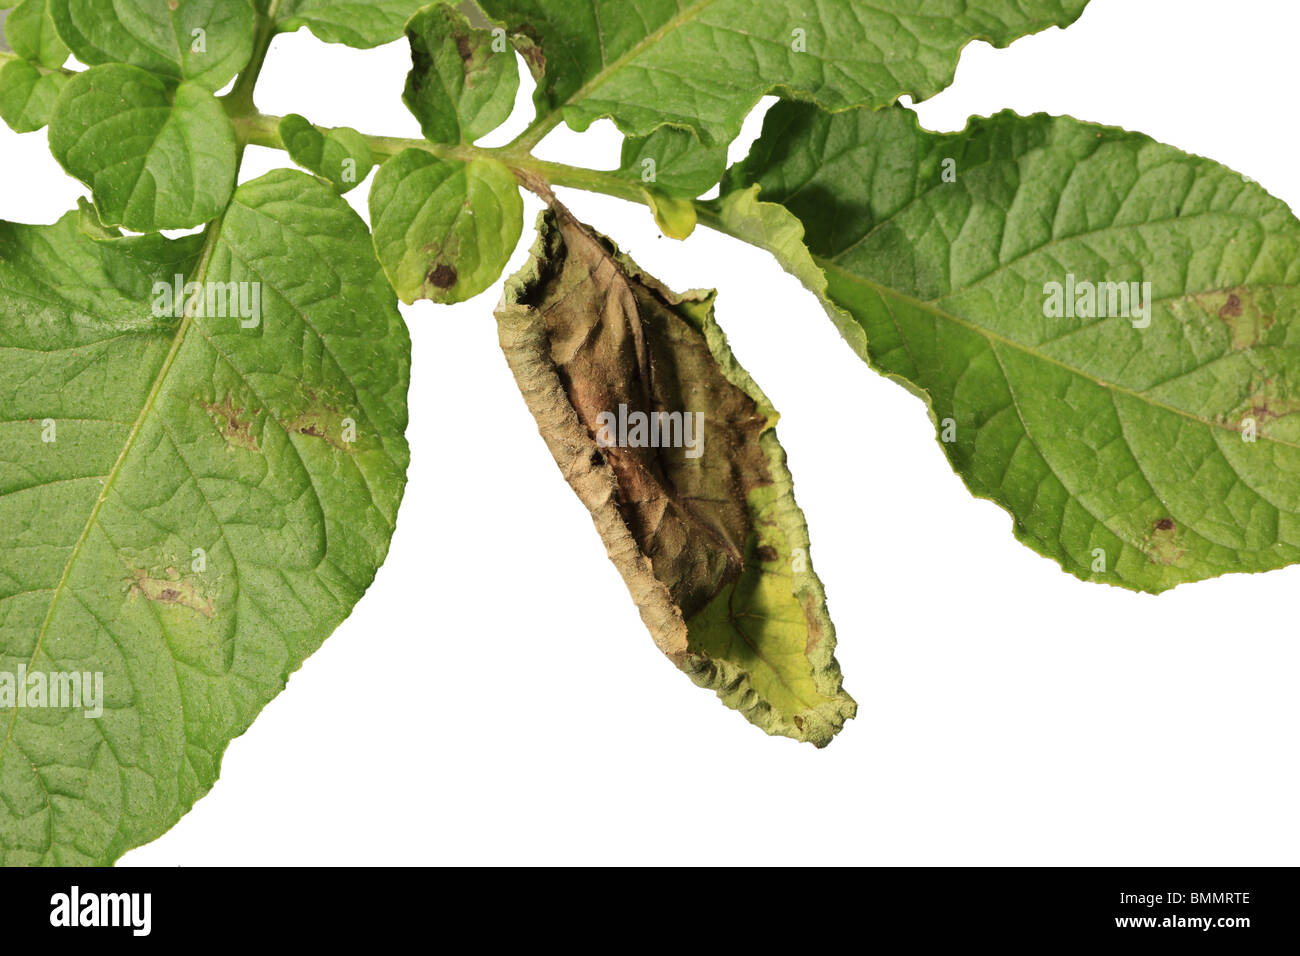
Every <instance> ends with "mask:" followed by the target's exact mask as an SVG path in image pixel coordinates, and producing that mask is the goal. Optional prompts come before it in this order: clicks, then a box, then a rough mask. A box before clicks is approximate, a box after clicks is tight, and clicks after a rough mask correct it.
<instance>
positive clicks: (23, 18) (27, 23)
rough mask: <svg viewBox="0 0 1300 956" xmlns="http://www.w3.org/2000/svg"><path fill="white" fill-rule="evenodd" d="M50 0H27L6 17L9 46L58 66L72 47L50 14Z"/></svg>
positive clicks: (27, 57)
mask: <svg viewBox="0 0 1300 956" xmlns="http://www.w3.org/2000/svg"><path fill="white" fill-rule="evenodd" d="M49 4H50V0H23V2H22V3H20V4H18V6H16V7H14V9H13V11H12V12H11V13H10V14H9V16H8V17H7V18H6V19H5V21H4V33H5V39H6V40H7V41H8V46H9V49H11V50H13V52H15V53H17V54H18V55H19V56H21V57H22V58H23V59H25V60H30V61H31V62H33V63H36V64H39V65H40V66H44V67H48V68H50V69H57V68H58V67H61V66H63V64H64V63H66V62H67V60H68V53H69V51H68V47H67V44H65V43H64V42H63V41H62V40H60V39H59V34H58V32H57V31H56V30H55V29H54V20H53V19H52V18H51V17H50V11H49Z"/></svg>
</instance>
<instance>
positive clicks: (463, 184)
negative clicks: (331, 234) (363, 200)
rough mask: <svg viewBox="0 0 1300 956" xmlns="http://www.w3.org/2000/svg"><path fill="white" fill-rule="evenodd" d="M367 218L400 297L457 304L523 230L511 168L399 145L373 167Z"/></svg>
mask: <svg viewBox="0 0 1300 956" xmlns="http://www.w3.org/2000/svg"><path fill="white" fill-rule="evenodd" d="M370 222H371V224H372V226H373V227H374V233H375V249H376V250H377V251H378V253H379V261H380V262H381V263H383V265H384V271H385V272H387V273H388V277H389V279H390V280H392V283H393V288H395V289H396V290H397V294H398V296H399V297H400V298H401V300H402V301H403V302H407V303H410V302H414V301H416V300H417V299H432V300H433V301H434V302H442V303H451V302H463V301H464V300H465V299H470V298H473V297H474V296H476V295H478V294H479V293H480V292H482V291H483V290H485V289H486V288H487V287H488V286H490V285H491V284H492V283H493V282H495V281H496V280H497V278H498V277H499V276H500V275H501V272H502V271H503V270H504V269H505V267H506V262H507V261H508V260H509V259H510V254H511V253H512V252H514V250H515V246H516V245H518V243H519V236H520V235H521V234H522V232H523V226H524V204H523V200H522V199H521V198H520V196H519V186H518V184H517V182H516V181H515V177H514V174H513V173H511V172H510V170H509V169H507V168H506V167H505V166H504V165H502V164H501V163H499V162H497V161H496V160H493V159H475V160H469V161H466V162H462V161H460V160H454V159H439V158H438V157H436V156H433V155H432V154H430V153H426V152H424V151H423V150H419V149H407V150H404V151H403V152H401V153H399V154H398V155H397V156H395V157H393V158H392V159H390V160H389V161H388V162H386V163H384V165H383V166H381V167H379V172H378V173H377V174H376V176H375V182H374V185H373V186H372V187H371V190H370Z"/></svg>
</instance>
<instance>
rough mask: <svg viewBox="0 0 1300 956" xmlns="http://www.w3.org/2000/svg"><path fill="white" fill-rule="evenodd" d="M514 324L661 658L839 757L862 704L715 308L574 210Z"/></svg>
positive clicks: (781, 459)
mask: <svg viewBox="0 0 1300 956" xmlns="http://www.w3.org/2000/svg"><path fill="white" fill-rule="evenodd" d="M538 229H539V237H538V240H537V243H536V245H535V246H534V247H533V251H532V255H531V257H530V259H529V261H528V263H527V265H525V267H524V268H523V270H522V271H521V272H520V273H519V274H518V275H516V276H515V277H514V278H513V279H511V280H510V282H509V283H508V284H507V286H506V291H505V298H504V300H503V302H502V304H501V306H500V307H499V308H498V310H497V321H498V330H499V333H500V340H501V346H502V349H503V350H504V351H505V354H506V359H507V361H508V362H509V364H510V368H511V370H512V371H513V372H514V375H515V379H516V381H517V382H518V384H519V387H520V390H521V391H522V392H523V395H524V399H525V401H526V402H527V404H528V407H529V409H530V410H531V411H532V413H533V416H534V417H535V418H536V419H537V423H538V427H539V429H540V431H541V433H542V437H543V438H544V439H545V440H546V444H547V446H548V447H549V448H550V450H551V453H552V455H553V456H554V457H555V460H556V463H557V464H558V465H559V466H560V471H561V472H562V473H563V474H564V477H565V478H566V480H567V481H568V482H569V484H570V485H571V486H572V487H573V489H574V491H575V492H577V494H578V497H579V498H580V499H581V500H582V502H583V504H585V505H586V506H587V508H588V510H589V511H590V512H591V514H592V517H593V519H594V521H595V524H596V528H597V530H598V531H599V532H600V536H601V538H602V539H603V540H604V542H605V546H606V548H607V550H608V552H609V556H610V558H611V560H613V562H614V564H615V566H616V567H617V568H618V570H619V572H620V573H621V574H622V575H623V578H624V580H625V581H626V582H627V586H628V589H629V590H630V591H631V594H632V598H633V600H635V601H636V604H637V606H638V608H639V609H640V611H641V617H642V619H643V620H644V621H645V623H646V626H647V627H648V628H649V629H650V633H651V635H652V636H653V637H654V640H655V642H656V644H657V645H658V646H659V648H660V649H661V650H662V651H663V652H664V653H665V654H666V655H667V656H668V658H669V659H670V660H672V661H673V663H675V664H676V665H677V666H678V667H679V668H681V669H682V670H683V671H685V672H686V673H687V674H688V675H689V676H690V677H691V679H692V680H694V681H695V682H696V683H697V684H699V685H700V686H702V687H707V688H709V689H711V690H714V691H716V692H717V694H718V696H719V697H720V698H721V699H722V701H723V702H724V703H725V704H727V706H729V707H732V708H735V709H736V710H739V711H740V712H741V713H742V714H744V715H745V717H746V718H748V719H749V720H750V721H751V722H753V723H754V724H756V725H758V726H759V727H761V728H762V729H763V730H765V731H767V732H768V733H770V734H780V735H784V736H788V737H793V738H795V739H797V740H806V741H810V742H811V743H814V744H816V745H817V746H819V747H820V746H825V745H826V744H827V743H829V742H830V740H831V738H832V737H834V735H835V733H836V732H837V731H838V730H839V729H840V728H841V727H842V726H843V725H844V721H845V720H847V719H849V718H850V717H852V716H853V715H854V713H855V712H856V709H857V705H856V704H855V703H854V701H853V699H852V698H851V697H849V696H848V694H846V693H845V692H844V690H843V688H842V686H841V684H842V680H841V675H840V669H839V665H838V664H837V663H836V661H835V658H834V649H835V631H834V627H833V626H832V624H831V621H830V618H829V617H828V615H827V612H826V599H825V594H824V592H823V589H822V585H821V582H820V581H819V580H818V579H817V576H816V575H815V574H814V573H813V570H812V566H811V563H810V562H809V559H808V534H807V528H806V526H805V523H804V518H803V514H802V513H801V512H800V510H799V508H798V506H797V505H796V504H795V500H794V494H793V486H792V479H791V477H790V473H789V471H788V470H787V468H786V462H785V452H784V451H783V450H782V448H781V446H780V444H779V443H778V441H777V438H776V432H775V425H776V420H777V417H778V416H777V414H776V411H775V410H774V409H773V408H772V406H771V404H770V403H769V402H768V400H767V398H766V397H765V396H764V395H763V393H762V392H761V391H760V390H759V388H758V386H757V385H755V384H754V382H753V380H752V379H751V378H750V377H749V375H748V374H747V373H746V372H745V371H744V369H742V368H741V367H740V366H739V365H738V364H737V363H736V360H735V359H734V358H733V356H732V355H731V352H730V350H729V348H728V347H727V342H726V337H725V336H724V335H723V333H722V330H721V329H720V328H719V327H718V325H717V323H716V322H715V321H714V318H713V301H714V297H715V296H714V293H711V292H693V293H688V294H686V295H676V294H674V293H673V292H672V291H670V290H669V289H667V288H666V287H664V286H663V285H662V284H660V283H659V282H658V281H656V280H655V279H654V278H652V277H651V276H649V275H647V274H645V273H644V272H642V271H641V270H640V269H639V268H638V267H637V265H636V264H635V263H634V262H632V261H631V260H630V259H629V258H627V257H626V256H623V255H620V254H619V252H618V250H617V249H616V248H615V246H614V245H613V243H612V242H610V240H608V239H606V238H605V237H603V236H601V235H599V234H597V233H595V232H594V231H593V230H591V229H590V228H588V227H587V226H585V225H583V224H582V223H580V222H579V221H578V220H577V219H575V218H574V217H573V215H572V214H571V213H570V212H569V211H568V210H567V209H565V208H564V207H563V206H561V205H559V204H558V203H554V204H552V205H551V207H550V208H549V209H547V210H546V211H544V212H543V213H542V215H541V218H540V220H539V225H538Z"/></svg>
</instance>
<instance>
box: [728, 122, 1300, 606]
mask: <svg viewBox="0 0 1300 956" xmlns="http://www.w3.org/2000/svg"><path fill="white" fill-rule="evenodd" d="M730 182H731V185H732V186H735V187H739V186H748V185H751V184H756V185H758V186H759V187H761V190H762V193H761V195H762V197H763V199H765V200H769V201H771V202H775V203H780V204H782V205H784V206H785V207H786V208H787V209H788V210H789V211H790V212H791V213H793V214H794V215H795V216H797V217H798V218H799V220H800V221H801V222H802V224H803V226H804V227H805V229H806V233H807V235H806V242H807V246H808V249H809V250H810V251H811V253H812V257H813V260H814V261H815V263H816V265H817V267H818V269H819V270H821V271H822V272H824V278H823V280H822V281H824V282H826V284H827V285H826V291H827V294H828V295H829V297H830V299H831V300H833V302H834V303H835V304H836V305H837V306H838V307H840V308H842V309H843V310H845V311H847V312H848V313H850V314H851V315H852V317H853V319H854V320H855V322H856V323H857V324H858V325H859V326H860V329H861V330H862V332H865V336H864V335H862V334H861V333H859V334H857V335H856V336H855V337H854V339H853V341H854V345H855V348H857V349H858V351H859V353H860V354H862V355H863V357H864V358H867V359H868V360H869V361H870V362H871V363H872V364H873V365H874V366H875V367H876V368H878V369H879V370H880V371H882V372H884V373H886V374H888V375H890V376H893V377H896V378H897V379H899V380H900V381H902V382H904V383H905V384H907V385H908V386H909V387H910V388H912V389H913V390H915V391H916V392H917V393H918V394H919V395H921V396H922V397H923V398H924V399H925V400H926V401H927V403H928V404H929V406H930V409H931V414H932V416H933V418H934V420H935V423H936V425H937V427H938V429H939V431H940V437H941V438H942V439H943V440H944V441H943V446H942V447H943V449H944V451H945V453H946V454H947V455H948V457H949V459H950V460H951V462H952V464H953V466H954V468H955V469H956V470H957V471H958V473H959V474H960V475H961V476H962V478H963V480H964V481H965V482H966V483H967V485H968V486H969V487H970V489H971V490H972V491H973V492H974V493H975V494H976V495H979V496H981V497H988V498H991V499H993V500H995V501H997V502H998V503H999V504H1001V505H1002V506H1003V507H1005V508H1007V509H1008V510H1009V511H1010V512H1011V514H1012V515H1013V517H1014V520H1015V532H1016V535H1017V537H1019V538H1020V539H1021V540H1022V541H1024V542H1025V543H1026V544H1028V545H1029V546H1030V547H1032V548H1034V549H1035V550H1036V551H1038V552H1040V553H1041V554H1044V555H1047V556H1049V557H1051V558H1054V559H1055V560H1057V561H1059V562H1060V563H1061V565H1062V566H1063V567H1064V568H1065V569H1066V570H1068V571H1070V572H1071V573H1073V574H1075V575H1077V576H1079V577H1081V578H1085V579H1090V580H1096V581H1103V582H1107V583H1110V584H1117V585H1122V586H1125V587H1130V588H1135V589H1141V590H1146V591H1162V590H1165V589H1167V588H1170V587H1173V586H1175V585H1177V584H1180V583H1182V582H1186V581H1196V580H1200V579H1203V578H1209V577H1214V576H1216V575H1220V574H1224V573H1227V572H1234V571H1264V570H1268V569H1271V568H1277V567H1281V566H1283V565H1287V564H1292V563H1295V562H1297V561H1300V483H1298V482H1297V476H1300V414H1297V413H1298V412H1300V327H1298V326H1297V323H1296V320H1295V319H1296V315H1297V311H1298V310H1300V290H1298V289H1297V283H1298V282H1300V222H1297V220H1296V218H1295V217H1294V215H1292V213H1291V211H1290V210H1289V209H1288V208H1287V207H1286V205H1285V204H1283V203H1281V202H1279V201H1278V200H1276V199H1274V198H1272V197H1271V196H1269V195H1268V194H1267V193H1265V192H1264V190H1263V189H1261V188H1260V187H1259V186H1257V185H1255V184H1253V183H1252V182H1250V181H1247V180H1245V179H1243V177H1241V176H1240V175H1237V174H1236V173H1233V172H1232V171H1231V170H1228V169H1226V168H1224V167H1223V166H1221V165H1219V164H1217V163H1214V162H1212V161H1210V160H1206V159H1201V158H1197V157H1193V156H1188V155H1186V154H1184V153H1182V152H1180V151H1178V150H1176V149H1173V148H1171V147H1168V146H1163V145H1161V144H1159V143H1156V142H1154V141H1153V140H1151V139H1150V138H1148V137H1146V136H1142V135H1139V134H1136V133H1129V132H1125V131H1122V130H1117V129H1112V128H1107V127H1101V126H1095V125H1091V124H1087V123H1081V122H1078V121H1076V120H1072V119H1067V118H1053V117H1048V116H1042V115H1039V116H1033V117H1028V118H1025V117H1020V116H1017V115H1014V114H1011V113H1004V114H1001V115H999V116H995V117H993V118H991V119H981V120H976V121H973V122H972V123H971V125H970V126H969V127H968V128H967V129H966V130H964V131H963V132H961V133H955V134H947V135H944V134H936V133H930V132H927V131H925V130H922V129H921V128H920V127H919V126H918V124H917V121H916V117H915V115H914V114H912V113H911V112H910V111H906V110H901V109H895V110H888V111H885V112H879V113H872V112H868V111H865V110H863V111H850V112H845V113H840V114H836V115H830V114H827V113H824V112H822V111H819V110H817V109H816V108H815V107H812V106H809V105H806V104H793V103H783V104H778V106H777V107H775V108H774V109H773V110H772V111H771V113H770V114H769V115H768V117H767V121H766V124H765V130H764V134H763V136H762V137H761V138H760V140H759V142H758V143H757V144H756V145H755V147H754V151H753V152H752V154H751V155H750V157H749V159H747V160H746V161H745V162H744V163H743V164H742V165H741V166H740V167H739V168H738V169H736V170H734V171H733V174H732V176H731V177H730ZM787 238H788V237H787ZM1146 283H1149V285H1145V284H1146ZM841 321H842V319H841Z"/></svg>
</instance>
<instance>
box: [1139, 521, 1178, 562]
mask: <svg viewBox="0 0 1300 956" xmlns="http://www.w3.org/2000/svg"><path fill="white" fill-rule="evenodd" d="M1145 549H1146V554H1147V557H1148V558H1149V559H1150V560H1151V562H1152V563H1153V564H1166V565H1168V564H1177V563H1178V561H1179V560H1180V559H1181V558H1182V556H1183V555H1184V554H1186V553H1187V549H1186V548H1184V547H1182V545H1181V544H1179V541H1178V522H1176V521H1175V520H1174V519H1173V518H1168V517H1166V518H1161V519H1159V520H1158V521H1156V522H1155V523H1153V524H1152V526H1151V531H1150V533H1148V534H1147V536H1146V541H1145Z"/></svg>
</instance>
